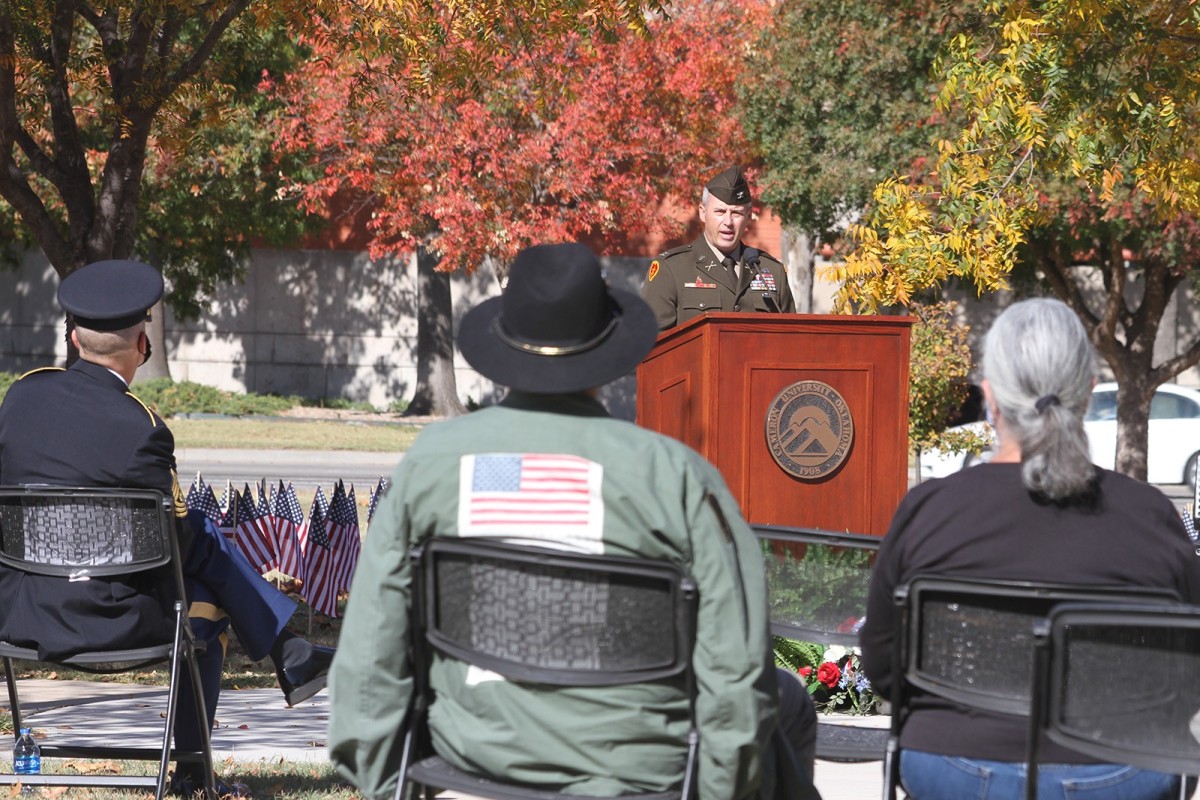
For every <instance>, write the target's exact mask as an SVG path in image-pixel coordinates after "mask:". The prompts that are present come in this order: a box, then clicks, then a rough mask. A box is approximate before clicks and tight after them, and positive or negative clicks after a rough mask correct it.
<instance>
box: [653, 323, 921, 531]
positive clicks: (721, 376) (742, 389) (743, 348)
mask: <svg viewBox="0 0 1200 800" xmlns="http://www.w3.org/2000/svg"><path fill="white" fill-rule="evenodd" d="M911 325H912V318H911V317H878V316H870V317H868V316H827V315H816V314H732V313H709V314H706V315H704V316H702V317H698V318H696V319H693V320H690V321H689V322H687V323H685V324H683V325H680V326H679V327H677V328H672V329H671V330H669V331H667V332H665V333H663V334H660V335H659V337H658V343H657V344H656V345H655V347H654V349H653V350H652V351H650V354H649V355H648V356H647V357H646V359H645V361H643V362H642V364H641V366H639V367H638V371H637V421H638V424H639V425H642V426H643V427H646V428H650V429H651V430H655V431H659V432H661V433H664V434H666V435H668V436H672V437H674V438H676V439H679V440H680V441H682V442H684V443H686V444H688V445H690V446H691V447H692V448H694V449H695V450H698V451H699V452H700V454H701V455H703V456H704V457H705V458H707V459H708V460H709V461H710V462H712V463H713V464H715V465H716V467H717V468H718V469H719V470H720V471H721V473H722V474H723V475H724V477H725V481H726V483H728V485H729V488H730V490H731V491H732V492H733V495H734V497H736V498H737V500H738V502H739V503H740V504H741V507H742V513H743V514H744V515H745V516H746V519H748V520H749V521H750V522H752V523H757V524H766V525H789V526H795V527H805V528H822V529H825V530H833V531H849V532H851V533H870V534H874V535H876V536H882V535H883V534H884V533H885V532H886V531H887V527H888V523H889V522H890V520H891V517H892V514H893V512H895V510H896V506H897V504H898V503H899V502H900V498H901V497H903V496H904V492H905V491H906V490H907V488H908V356H909V333H910V328H911Z"/></svg>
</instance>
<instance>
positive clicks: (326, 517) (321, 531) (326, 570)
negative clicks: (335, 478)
mask: <svg viewBox="0 0 1200 800" xmlns="http://www.w3.org/2000/svg"><path fill="white" fill-rule="evenodd" d="M344 491H345V490H344V489H343V488H342V484H341V482H340V481H339V482H338V483H337V485H336V486H334V488H333V500H332V501H330V502H326V500H325V493H324V492H323V491H321V487H320V486H318V487H317V496H316V497H315V498H314V499H313V508H312V513H311V514H310V516H309V520H308V527H309V531H308V549H307V550H306V551H305V553H304V558H305V564H306V569H307V570H308V579H307V580H306V581H305V582H304V598H305V599H306V600H307V601H308V604H309V605H310V606H312V607H313V609H314V610H316V611H319V612H321V613H322V614H325V615H326V616H330V617H336V616H337V594H338V592H337V590H338V587H337V582H336V580H335V579H334V577H333V573H334V569H335V564H334V553H333V552H331V550H330V532H329V529H330V526H331V524H332V522H331V520H330V516H331V514H330V509H331V504H332V505H336V504H338V503H340V502H341V501H342V498H343V497H344V496H345V495H344ZM318 523H319V524H318Z"/></svg>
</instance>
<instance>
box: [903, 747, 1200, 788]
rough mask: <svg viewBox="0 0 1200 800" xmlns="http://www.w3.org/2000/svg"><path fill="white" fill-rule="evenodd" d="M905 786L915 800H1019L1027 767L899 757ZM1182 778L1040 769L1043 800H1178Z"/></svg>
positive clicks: (1113, 769) (915, 754)
mask: <svg viewBox="0 0 1200 800" xmlns="http://www.w3.org/2000/svg"><path fill="white" fill-rule="evenodd" d="M900 780H901V783H903V785H904V790H905V791H906V792H907V793H908V796H909V797H910V798H912V799H913V800H1015V799H1019V798H1021V797H1022V796H1023V795H1024V792H1025V765H1024V764H1022V763H1012V762H1008V761H981V760H976V759H969V758H961V757H959V756H941V755H936V754H934V753H923V752H921V751H919V750H901V751H900ZM1177 797H1179V776H1178V775H1165V774H1163V773H1161V772H1151V771H1150V770H1144V769H1137V768H1136V767H1125V766H1120V765H1117V764H1040V765H1039V766H1038V800H1173V798H1177Z"/></svg>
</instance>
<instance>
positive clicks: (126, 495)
mask: <svg viewBox="0 0 1200 800" xmlns="http://www.w3.org/2000/svg"><path fill="white" fill-rule="evenodd" d="M173 525H174V517H173V515H172V508H171V502H170V499H169V498H165V497H164V496H163V494H162V493H161V492H158V491H155V490H150V489H92V488H68V487H57V486H6V487H0V563H3V564H5V565H6V566H9V567H12V568H14V569H18V570H22V571H24V572H32V573H37V574H42V575H59V576H65V577H69V578H74V579H79V578H84V577H98V576H104V575H119V574H128V573H131V572H139V571H141V570H146V569H153V568H155V567H160V566H163V565H164V564H167V563H168V562H169V561H170V560H171V557H172V552H173V551H172V544H173V542H174V539H173V537H172V536H171V532H172V531H173V530H174V528H173Z"/></svg>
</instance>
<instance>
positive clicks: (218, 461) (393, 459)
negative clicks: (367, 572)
mask: <svg viewBox="0 0 1200 800" xmlns="http://www.w3.org/2000/svg"><path fill="white" fill-rule="evenodd" d="M403 457H404V454H403V453H359V452H350V451H345V450H332V451H330V450H237V449H221V450H218V449H206V448H193V447H184V448H177V449H176V450H175V460H176V462H177V464H178V467H179V481H180V483H182V484H183V485H184V487H185V488H186V487H187V484H188V483H190V482H191V480H192V478H193V477H194V476H195V475H196V474H197V473H200V474H201V475H203V476H204V480H205V481H207V482H208V483H211V484H213V485H216V486H221V485H224V483H225V481H226V480H229V481H232V482H233V484H234V486H237V487H240V486H241V485H242V484H245V483H251V484H252V483H254V482H256V481H259V480H261V479H263V478H266V479H267V481H268V482H276V481H280V480H282V481H283V482H284V483H288V482H291V483H292V484H294V485H295V486H296V488H297V489H315V488H316V487H317V486H318V485H319V486H323V487H325V489H326V490H328V489H330V488H331V487H332V485H333V484H334V483H336V482H337V480H338V479H339V478H341V479H342V480H343V481H345V482H346V483H347V484H349V483H353V484H355V485H356V486H358V487H360V491H361V490H362V488H365V487H368V486H374V485H375V484H376V483H377V482H378V481H379V479H380V478H381V477H387V476H389V475H391V474H392V470H394V469H395V468H396V464H398V463H400V459H401V458H403Z"/></svg>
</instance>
